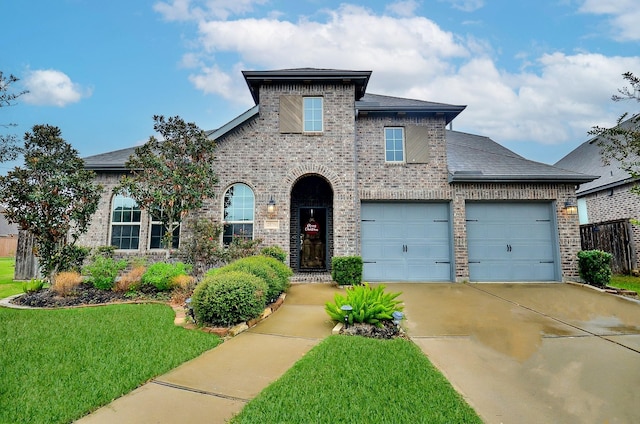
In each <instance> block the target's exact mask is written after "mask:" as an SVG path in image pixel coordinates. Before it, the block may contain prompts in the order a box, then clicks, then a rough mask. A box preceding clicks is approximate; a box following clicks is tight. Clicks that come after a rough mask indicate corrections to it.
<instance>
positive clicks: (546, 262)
mask: <svg viewBox="0 0 640 424" xmlns="http://www.w3.org/2000/svg"><path fill="white" fill-rule="evenodd" d="M555 262H556V261H540V263H541V264H553V263H555Z"/></svg>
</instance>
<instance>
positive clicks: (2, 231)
mask: <svg viewBox="0 0 640 424" xmlns="http://www.w3.org/2000/svg"><path fill="white" fill-rule="evenodd" d="M4 211H5V209H4V207H2V206H0V237H16V236H17V235H18V225H16V224H9V221H7V218H6V217H5V216H4Z"/></svg>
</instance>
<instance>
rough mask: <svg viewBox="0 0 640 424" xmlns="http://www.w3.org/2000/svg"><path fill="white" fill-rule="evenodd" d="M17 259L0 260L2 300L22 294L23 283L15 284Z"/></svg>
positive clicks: (0, 295) (0, 294)
mask: <svg viewBox="0 0 640 424" xmlns="http://www.w3.org/2000/svg"><path fill="white" fill-rule="evenodd" d="M15 266H16V260H15V258H0V299H4V298H5V297H9V296H11V295H14V294H18V293H22V283H21V282H20V283H14V282H13V271H14V269H15Z"/></svg>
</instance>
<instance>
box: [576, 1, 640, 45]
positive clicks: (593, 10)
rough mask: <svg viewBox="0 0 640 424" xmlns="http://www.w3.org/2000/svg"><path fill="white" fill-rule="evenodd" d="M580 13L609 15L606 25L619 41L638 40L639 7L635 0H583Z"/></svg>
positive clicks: (639, 33)
mask: <svg viewBox="0 0 640 424" xmlns="http://www.w3.org/2000/svg"><path fill="white" fill-rule="evenodd" d="M579 11H580V12H582V13H590V14H594V15H608V16H610V19H609V22H608V26H609V29H610V32H611V33H612V34H613V36H614V37H615V38H616V39H617V40H620V41H637V40H640V25H639V24H638V22H640V7H638V2H637V0H584V2H583V3H582V5H581V6H580V8H579Z"/></svg>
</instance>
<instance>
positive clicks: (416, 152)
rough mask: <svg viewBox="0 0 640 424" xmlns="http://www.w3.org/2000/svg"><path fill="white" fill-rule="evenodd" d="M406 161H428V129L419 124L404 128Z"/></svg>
mask: <svg viewBox="0 0 640 424" xmlns="http://www.w3.org/2000/svg"><path fill="white" fill-rule="evenodd" d="M405 146H406V149H407V163H429V156H430V149H431V148H430V146H429V129H428V128H427V127H421V126H415V125H414V126H407V127H406V128H405Z"/></svg>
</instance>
